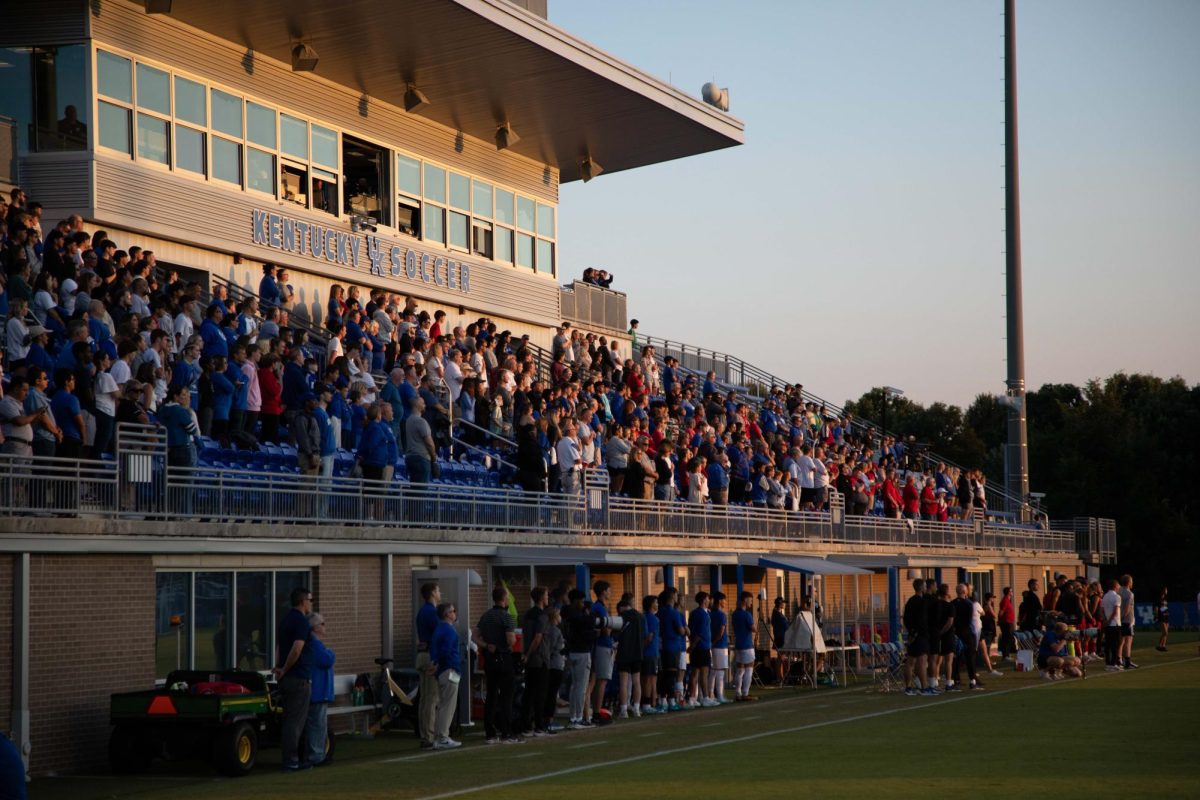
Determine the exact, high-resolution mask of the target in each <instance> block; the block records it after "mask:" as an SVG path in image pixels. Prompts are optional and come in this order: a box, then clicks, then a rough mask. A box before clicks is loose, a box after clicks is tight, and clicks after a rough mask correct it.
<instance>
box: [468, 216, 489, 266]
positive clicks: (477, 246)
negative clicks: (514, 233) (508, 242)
mask: <svg viewBox="0 0 1200 800" xmlns="http://www.w3.org/2000/svg"><path fill="white" fill-rule="evenodd" d="M471 252H472V253H474V254H475V255H477V256H483V257H484V258H491V257H492V223H490V222H484V221H483V220H479V219H477V220H475V223H474V225H472V226H471Z"/></svg>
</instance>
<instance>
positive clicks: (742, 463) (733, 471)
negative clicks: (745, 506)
mask: <svg viewBox="0 0 1200 800" xmlns="http://www.w3.org/2000/svg"><path fill="white" fill-rule="evenodd" d="M725 454H726V455H727V456H729V502H731V503H744V502H746V499H747V498H746V484H748V483H749V482H750V460H749V459H747V458H746V453H745V451H743V450H742V435H741V434H740V433H739V434H734V436H733V441H732V442H730V444H729V446H728V447H727V448H725Z"/></svg>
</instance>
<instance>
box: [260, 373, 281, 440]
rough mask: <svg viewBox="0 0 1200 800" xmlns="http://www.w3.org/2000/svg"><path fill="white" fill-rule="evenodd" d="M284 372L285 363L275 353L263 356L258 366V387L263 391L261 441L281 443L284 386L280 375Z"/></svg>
mask: <svg viewBox="0 0 1200 800" xmlns="http://www.w3.org/2000/svg"><path fill="white" fill-rule="evenodd" d="M282 372H283V363H282V362H281V361H280V360H279V357H278V356H276V355H275V354H274V353H269V354H267V355H265V356H263V359H262V361H261V362H260V365H259V368H258V388H259V391H260V392H261V393H262V411H261V412H260V414H259V421H260V422H261V423H262V433H261V435H260V436H259V441H261V442H271V443H272V444H278V443H279V416H280V415H281V414H282V413H283V386H282V384H280V382H279V375H280V373H282Z"/></svg>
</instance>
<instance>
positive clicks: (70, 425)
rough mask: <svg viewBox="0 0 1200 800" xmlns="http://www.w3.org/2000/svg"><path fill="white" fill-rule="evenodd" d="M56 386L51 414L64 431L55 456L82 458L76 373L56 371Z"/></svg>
mask: <svg viewBox="0 0 1200 800" xmlns="http://www.w3.org/2000/svg"><path fill="white" fill-rule="evenodd" d="M54 384H55V386H57V387H58V388H57V390H56V391H55V392H54V396H53V397H52V398H51V399H50V412H51V413H52V414H53V415H54V421H55V423H56V424H57V425H58V426H59V428H60V429H61V430H62V438H61V440H60V441H59V443H58V449H57V451H56V452H55V455H56V456H57V457H58V458H74V459H78V458H82V457H83V431H84V422H83V409H82V407H81V406H80V405H79V398H78V397H76V396H75V373H74V372H72V371H71V370H69V369H59V370H56V371H55V373H54ZM189 416H190V415H189Z"/></svg>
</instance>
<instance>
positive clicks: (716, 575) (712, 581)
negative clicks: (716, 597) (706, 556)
mask: <svg viewBox="0 0 1200 800" xmlns="http://www.w3.org/2000/svg"><path fill="white" fill-rule="evenodd" d="M719 591H721V565H720V564H711V565H709V568H708V593H709V594H713V593H715V592H719Z"/></svg>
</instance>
